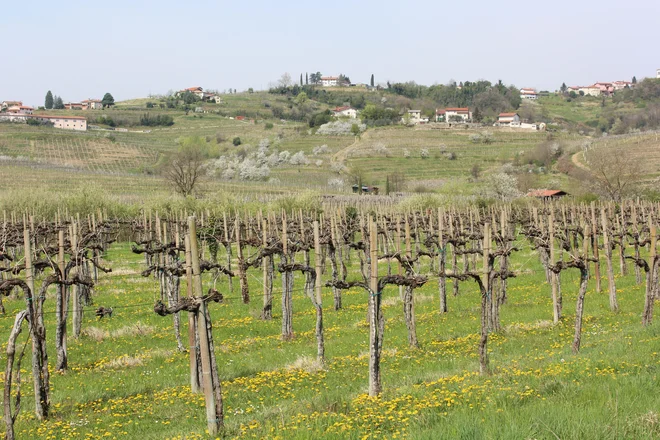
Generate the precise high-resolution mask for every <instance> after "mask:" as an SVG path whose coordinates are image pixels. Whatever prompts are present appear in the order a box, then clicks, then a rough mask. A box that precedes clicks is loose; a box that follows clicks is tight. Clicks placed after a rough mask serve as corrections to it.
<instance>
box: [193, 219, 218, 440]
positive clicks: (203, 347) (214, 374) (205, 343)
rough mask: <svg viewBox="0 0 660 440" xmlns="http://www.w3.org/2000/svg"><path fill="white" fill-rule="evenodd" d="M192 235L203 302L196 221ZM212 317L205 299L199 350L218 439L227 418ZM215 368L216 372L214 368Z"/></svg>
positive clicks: (210, 415)
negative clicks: (216, 361) (216, 359)
mask: <svg viewBox="0 0 660 440" xmlns="http://www.w3.org/2000/svg"><path fill="white" fill-rule="evenodd" d="M188 231H189V234H190V253H191V265H192V279H193V292H194V296H195V297H198V298H202V296H203V287H202V274H201V269H200V265H199V248H198V245H197V225H196V221H195V217H188ZM208 318H209V315H208V310H207V306H206V302H205V301H204V300H203V299H202V300H201V302H200V304H199V309H198V311H197V323H198V332H197V333H198V335H199V349H200V355H201V356H200V357H201V361H202V386H203V391H204V399H205V401H206V421H207V425H208V430H209V435H211V436H214V435H216V434H217V433H218V432H219V431H220V429H221V428H222V427H223V423H224V420H223V419H224V414H223V406H222V392H221V388H220V381H219V379H218V370H217V366H216V365H215V353H213V351H212V350H211V346H212V344H213V336H212V333H211V328H212V327H211V321H210V319H208ZM214 367H215V368H214Z"/></svg>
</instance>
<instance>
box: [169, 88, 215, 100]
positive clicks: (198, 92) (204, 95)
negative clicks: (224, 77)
mask: <svg viewBox="0 0 660 440" xmlns="http://www.w3.org/2000/svg"><path fill="white" fill-rule="evenodd" d="M186 92H190V93H192V94H193V95H195V96H197V97H198V98H199V99H200V100H201V101H213V102H219V101H220V97H219V96H217V95H216V94H215V93H212V92H205V91H204V89H203V88H202V87H199V86H195V87H188V88H187V89H183V90H181V91H179V92H177V95H178V96H181V95H183V94H184V93H186Z"/></svg>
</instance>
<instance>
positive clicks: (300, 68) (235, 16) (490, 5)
mask: <svg viewBox="0 0 660 440" xmlns="http://www.w3.org/2000/svg"><path fill="white" fill-rule="evenodd" d="M659 24H660V1H658V0H639V1H636V2H630V3H628V2H622V1H613V0H598V1H596V0H572V1H567V0H556V1H554V2H546V1H543V2H540V1H538V0H536V1H535V0H532V1H529V2H515V1H513V2H506V1H492V0H489V1H482V0H472V1H470V2H468V1H448V0H441V1H435V2H432V1H431V2H429V1H424V2H407V1H401V0H399V1H391V0H381V1H372V0H354V1H345V0H333V1H330V2H313V1H310V0H306V1H299V0H288V1H280V2H274V1H266V0H252V1H238V0H235V1H225V0H215V1H212V0H188V1H184V0H113V1H103V2H99V1H89V0H57V1H52V0H32V1H31V2H17V1H9V0H2V5H0V29H2V33H3V37H4V38H3V41H2V44H1V46H0V101H2V100H23V101H24V102H25V103H26V104H30V105H35V106H36V105H43V102H44V96H45V94H46V92H47V91H48V90H49V89H50V90H52V91H53V93H54V94H56V95H60V96H62V98H63V99H64V101H65V102H66V101H79V100H82V99H86V98H88V97H91V98H101V97H102V95H103V94H104V93H105V92H110V93H112V94H113V96H114V97H115V100H124V99H129V98H137V97H145V96H147V95H148V94H149V93H154V94H157V93H166V92H167V91H168V90H179V89H182V88H186V87H191V86H202V87H204V88H208V89H218V90H221V91H222V90H224V89H228V88H236V89H238V90H239V91H240V90H245V89H247V88H248V87H253V88H255V89H263V88H266V87H268V84H269V83H270V82H273V81H275V80H277V79H278V78H279V77H280V76H281V75H282V73H284V72H289V73H290V74H291V76H292V77H293V78H294V79H295V80H297V79H298V78H299V76H300V73H303V72H316V71H320V72H321V73H323V74H326V75H331V74H335V75H336V74H339V73H343V74H345V75H348V76H349V77H350V78H351V80H352V81H353V82H368V81H369V78H370V76H371V74H372V73H373V74H374V75H375V78H376V82H383V83H384V82H385V81H387V80H389V81H392V82H396V81H409V80H414V81H416V82H418V83H420V84H427V85H430V84H433V83H447V82H448V81H449V80H450V79H454V80H456V81H466V80H471V81H473V80H478V79H488V80H490V81H493V82H495V81H497V80H498V79H502V80H503V81H504V82H505V83H506V84H515V85H517V86H519V87H536V88H539V89H544V90H555V89H557V88H559V86H560V85H561V83H562V82H566V84H567V85H587V84H591V83H593V82H596V81H614V80H619V79H623V80H630V79H631V78H632V76H633V75H635V76H637V78H638V79H641V78H642V77H646V76H655V69H656V68H660V45H658V41H659V37H658V25H659Z"/></svg>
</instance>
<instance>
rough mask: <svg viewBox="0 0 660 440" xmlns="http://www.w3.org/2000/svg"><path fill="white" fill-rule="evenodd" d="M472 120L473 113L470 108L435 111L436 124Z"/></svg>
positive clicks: (449, 108)
mask: <svg viewBox="0 0 660 440" xmlns="http://www.w3.org/2000/svg"><path fill="white" fill-rule="evenodd" d="M471 120H472V112H471V111H470V109H469V108H468V107H448V108H443V109H435V121H436V122H468V121H471Z"/></svg>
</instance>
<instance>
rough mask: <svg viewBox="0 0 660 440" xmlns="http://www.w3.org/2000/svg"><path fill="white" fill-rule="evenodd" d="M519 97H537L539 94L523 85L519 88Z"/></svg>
mask: <svg viewBox="0 0 660 440" xmlns="http://www.w3.org/2000/svg"><path fill="white" fill-rule="evenodd" d="M520 97H521V98H522V99H538V97H539V95H538V93H536V90H534V89H530V88H524V87H523V88H522V89H520Z"/></svg>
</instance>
